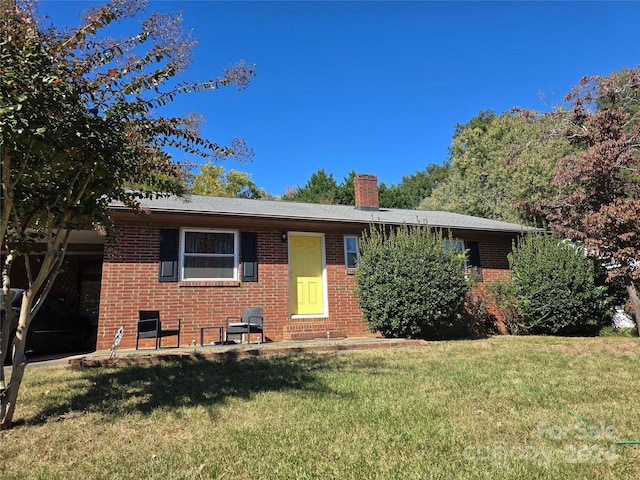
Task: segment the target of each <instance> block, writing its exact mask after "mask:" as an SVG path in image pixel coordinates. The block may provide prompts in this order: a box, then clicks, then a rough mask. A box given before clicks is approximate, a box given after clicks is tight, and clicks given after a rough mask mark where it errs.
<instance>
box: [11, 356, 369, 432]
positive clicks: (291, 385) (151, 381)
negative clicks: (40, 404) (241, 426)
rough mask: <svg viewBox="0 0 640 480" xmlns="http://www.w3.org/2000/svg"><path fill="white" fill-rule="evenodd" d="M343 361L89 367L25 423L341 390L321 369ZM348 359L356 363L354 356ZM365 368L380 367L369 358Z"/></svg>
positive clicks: (283, 359) (301, 359)
mask: <svg viewBox="0 0 640 480" xmlns="http://www.w3.org/2000/svg"><path fill="white" fill-rule="evenodd" d="M343 362H345V360H344V359H341V358H340V357H339V356H336V355H326V354H325V355H322V354H297V355H288V356H275V357H252V358H244V359H234V358H227V359H224V360H219V361H200V362H193V361H171V362H167V363H163V364H159V365H151V366H141V367H131V366H130V367H124V368H113V369H107V368H99V369H87V370H83V371H80V372H78V373H79V375H80V376H81V379H80V380H81V381H80V382H78V378H76V379H74V380H73V381H71V382H70V383H69V385H68V387H69V389H71V390H73V389H77V391H76V392H73V391H70V392H69V394H68V395H66V398H67V400H66V401H65V402H61V403H59V404H58V405H51V406H49V408H46V409H44V410H42V411H40V412H39V413H38V414H37V415H36V416H35V417H32V418H31V419H25V422H24V423H26V424H30V425H34V424H41V423H45V422H46V421H47V419H49V418H51V417H56V416H61V415H64V414H67V413H69V412H71V411H75V412H77V411H81V412H96V413H100V414H104V415H106V416H109V415H113V416H121V415H126V414H128V413H133V412H141V413H143V414H150V413H151V412H153V411H154V410H156V409H178V408H180V407H191V406H205V407H215V406H219V405H222V404H224V403H225V402H226V401H227V400H229V399H232V398H240V399H247V400H248V399H251V398H252V397H253V396H254V395H256V394H257V393H260V392H275V391H291V390H295V391H296V392H299V393H301V394H308V395H313V396H316V395H333V394H335V392H333V391H332V390H331V389H330V388H329V386H327V385H326V383H325V381H324V379H323V378H322V376H321V375H319V373H320V372H321V371H327V370H341V369H342V366H344V364H343ZM347 363H349V364H350V366H351V367H353V366H354V365H353V364H352V363H351V361H347ZM373 363H376V362H375V361H374V362H373ZM361 367H364V368H365V370H366V369H367V368H375V366H374V365H370V364H369V362H367V365H361ZM87 384H88V385H87ZM61 388H64V386H61Z"/></svg>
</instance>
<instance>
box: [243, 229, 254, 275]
mask: <svg viewBox="0 0 640 480" xmlns="http://www.w3.org/2000/svg"><path fill="white" fill-rule="evenodd" d="M240 255H241V262H242V281H243V282H257V281H258V234H257V233H253V232H242V233H241V234H240Z"/></svg>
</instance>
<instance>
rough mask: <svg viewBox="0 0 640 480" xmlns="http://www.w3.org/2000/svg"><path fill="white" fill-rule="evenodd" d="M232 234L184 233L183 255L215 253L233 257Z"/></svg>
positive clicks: (233, 243)
mask: <svg viewBox="0 0 640 480" xmlns="http://www.w3.org/2000/svg"><path fill="white" fill-rule="evenodd" d="M234 245H235V242H234V234H233V233H214V232H185V234H184V251H185V253H217V254H228V255H233V253H234V252H233V248H234Z"/></svg>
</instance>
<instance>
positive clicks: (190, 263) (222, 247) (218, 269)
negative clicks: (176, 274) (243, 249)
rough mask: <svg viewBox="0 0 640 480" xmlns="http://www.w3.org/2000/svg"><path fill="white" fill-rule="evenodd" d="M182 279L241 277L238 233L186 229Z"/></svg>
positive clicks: (232, 278) (181, 259)
mask: <svg viewBox="0 0 640 480" xmlns="http://www.w3.org/2000/svg"><path fill="white" fill-rule="evenodd" d="M180 236H181V238H180V265H181V269H180V278H181V280H237V278H238V232H236V231H234V230H200V229H186V228H185V229H182V230H181V232H180Z"/></svg>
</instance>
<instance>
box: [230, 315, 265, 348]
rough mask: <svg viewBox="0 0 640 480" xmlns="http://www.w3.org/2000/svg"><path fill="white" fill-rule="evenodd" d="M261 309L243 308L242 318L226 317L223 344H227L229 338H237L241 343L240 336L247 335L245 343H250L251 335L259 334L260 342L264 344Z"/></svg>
mask: <svg viewBox="0 0 640 480" xmlns="http://www.w3.org/2000/svg"><path fill="white" fill-rule="evenodd" d="M263 323H264V322H263V318H262V307H258V308H245V309H244V310H243V311H242V318H239V317H227V328H226V335H225V343H228V342H229V336H230V335H231V336H234V337H235V336H239V337H240V343H242V335H243V334H246V335H247V343H251V334H252V333H257V334H260V342H259V343H262V342H264V332H263Z"/></svg>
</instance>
